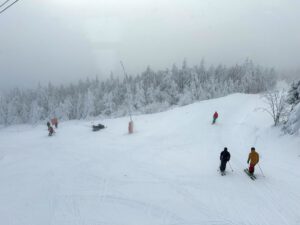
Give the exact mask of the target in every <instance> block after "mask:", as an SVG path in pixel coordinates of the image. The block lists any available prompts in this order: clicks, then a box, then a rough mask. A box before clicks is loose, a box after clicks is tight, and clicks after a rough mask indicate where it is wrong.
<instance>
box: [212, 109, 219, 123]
mask: <svg viewBox="0 0 300 225" xmlns="http://www.w3.org/2000/svg"><path fill="white" fill-rule="evenodd" d="M218 117H219V114H218V112H217V111H216V112H215V113H214V115H213V122H212V124H215V122H216V120H217V119H218Z"/></svg>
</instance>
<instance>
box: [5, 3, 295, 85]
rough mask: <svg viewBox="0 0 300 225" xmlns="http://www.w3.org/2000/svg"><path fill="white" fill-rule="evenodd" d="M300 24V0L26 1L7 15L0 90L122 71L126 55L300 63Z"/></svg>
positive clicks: (167, 62) (130, 64) (143, 60)
mask: <svg viewBox="0 0 300 225" xmlns="http://www.w3.org/2000/svg"><path fill="white" fill-rule="evenodd" d="M11 1H13V0H11ZM2 2H4V0H0V4H1V3H2ZM299 24H300V1H299V0H264V1H262V0H20V1H19V2H18V3H17V4H15V5H14V6H13V7H11V8H10V9H9V10H7V11H6V12H4V13H3V14H0V90H1V89H4V88H11V87H14V86H19V87H35V86H36V85H37V84H38V82H41V83H43V84H44V83H48V82H49V81H51V82H52V83H68V82H77V80H79V79H80V78H81V79H85V78H86V77H88V76H89V77H95V76H96V75H98V77H99V78H100V79H101V78H102V77H107V76H108V75H109V74H110V72H111V71H112V72H113V73H114V74H115V75H116V76H117V75H121V74H122V73H121V67H120V63H119V62H120V60H123V62H124V64H125V66H126V69H127V72H128V73H129V74H137V73H139V72H141V71H143V70H144V69H145V68H146V66H147V65H150V66H151V67H152V68H153V69H164V68H167V67H171V65H172V64H173V63H176V64H178V65H181V63H182V61H183V59H184V58H186V59H187V61H188V64H189V65H194V64H197V63H199V62H200V61H201V59H202V58H204V59H205V62H206V63H207V64H219V63H223V64H227V65H231V64H235V63H238V62H242V61H244V60H245V59H246V58H250V59H253V60H254V62H255V63H259V64H262V65H265V66H275V67H276V68H278V69H287V68H299V65H300V64H299V61H300V29H299V27H300V25H299Z"/></svg>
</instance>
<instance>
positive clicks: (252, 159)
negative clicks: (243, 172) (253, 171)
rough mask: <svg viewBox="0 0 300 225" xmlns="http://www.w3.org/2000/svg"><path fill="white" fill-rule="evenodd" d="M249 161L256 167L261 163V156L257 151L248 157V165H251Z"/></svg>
mask: <svg viewBox="0 0 300 225" xmlns="http://www.w3.org/2000/svg"><path fill="white" fill-rule="evenodd" d="M249 161H250V163H251V164H253V165H256V164H257V163H258V162H259V155H258V153H257V152H256V151H253V152H252V151H251V152H250V154H249V157H248V163H249Z"/></svg>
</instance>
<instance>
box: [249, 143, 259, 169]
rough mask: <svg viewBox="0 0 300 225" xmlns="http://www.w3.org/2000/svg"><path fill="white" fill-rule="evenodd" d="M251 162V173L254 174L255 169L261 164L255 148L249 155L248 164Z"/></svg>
mask: <svg viewBox="0 0 300 225" xmlns="http://www.w3.org/2000/svg"><path fill="white" fill-rule="evenodd" d="M249 162H250V166H249V173H251V174H253V173H254V167H255V165H256V164H257V163H258V162H259V154H258V153H257V152H256V151H255V148H254V147H252V148H251V152H250V153H249V157H248V161H247V163H248V164H249Z"/></svg>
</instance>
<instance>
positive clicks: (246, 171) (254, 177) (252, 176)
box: [244, 169, 256, 180]
mask: <svg viewBox="0 0 300 225" xmlns="http://www.w3.org/2000/svg"><path fill="white" fill-rule="evenodd" d="M244 171H245V173H246V174H247V175H248V176H249V177H250V178H251V179H252V180H255V179H256V176H255V175H254V174H251V173H249V170H248V169H244Z"/></svg>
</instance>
